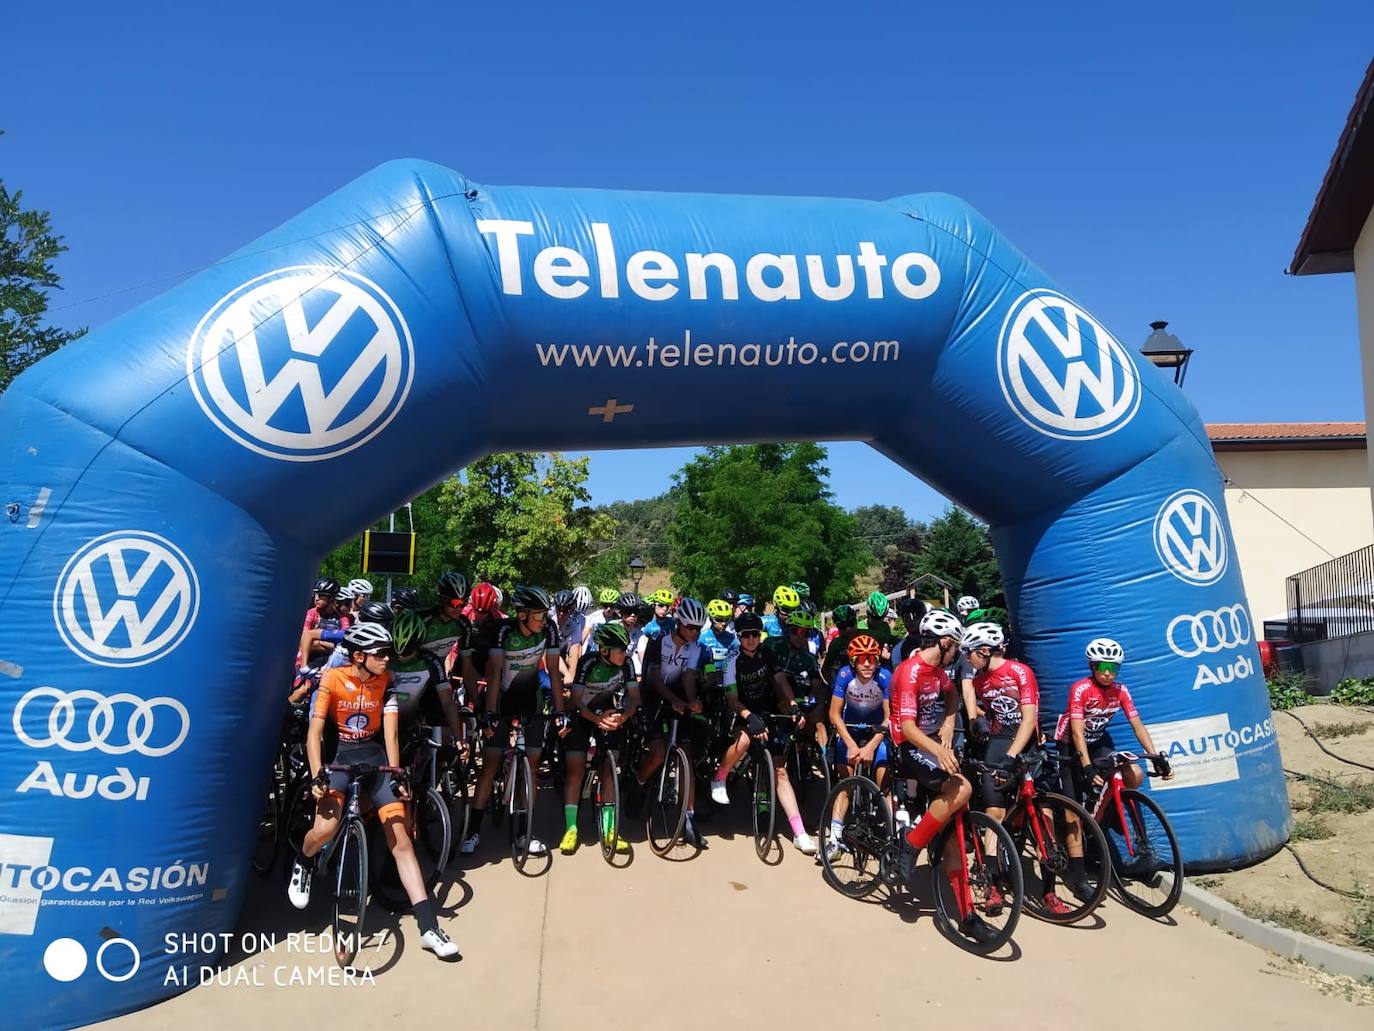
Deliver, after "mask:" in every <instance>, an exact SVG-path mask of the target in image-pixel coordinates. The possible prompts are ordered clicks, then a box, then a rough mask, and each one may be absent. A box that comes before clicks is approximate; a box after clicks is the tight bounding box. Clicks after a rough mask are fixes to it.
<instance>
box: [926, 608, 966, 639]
mask: <svg viewBox="0 0 1374 1031" xmlns="http://www.w3.org/2000/svg"><path fill="white" fill-rule="evenodd" d="M920 629H921V633H922V634H925V635H926V636H927V637H952V638H954V639H955V640H956V641H961V640H963V638H964V624H962V623H960V622H959V619H958V617H957V616H955V615H954V614H953V613H952V612H946V611H945V610H944V609H931V610H930V611H929V612H927V613H926V614H925V615H924V616H922V617H921V627H920Z"/></svg>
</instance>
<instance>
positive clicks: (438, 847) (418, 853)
mask: <svg viewBox="0 0 1374 1031" xmlns="http://www.w3.org/2000/svg"><path fill="white" fill-rule="evenodd" d="M452 856H453V821H452V819H451V817H450V816H449V808H448V800H447V799H446V798H444V793H443V792H442V791H440V790H439V789H438V788H433V787H431V788H426V789H425V791H424V794H422V795H420V796H419V797H417V798H416V799H415V858H416V859H418V860H419V861H420V872H421V873H422V874H423V875H424V878H425V887H426V888H428V889H429V890H430V891H433V890H434V886H435V885H436V884H438V883H439V878H440V877H442V876H443V873H444V870H445V869H446V868H447V867H448V861H449V859H450V858H451V857H452Z"/></svg>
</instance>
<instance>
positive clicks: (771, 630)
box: [763, 612, 782, 637]
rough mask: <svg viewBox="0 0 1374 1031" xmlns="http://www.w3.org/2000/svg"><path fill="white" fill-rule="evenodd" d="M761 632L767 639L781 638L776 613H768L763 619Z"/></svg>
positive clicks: (780, 629)
mask: <svg viewBox="0 0 1374 1031" xmlns="http://www.w3.org/2000/svg"><path fill="white" fill-rule="evenodd" d="M763 632H764V633H765V634H767V635H768V636H769V637H781V636H782V623H781V622H780V621H779V620H778V617H777V614H776V613H773V612H770V613H768V615H766V616H764V617H763Z"/></svg>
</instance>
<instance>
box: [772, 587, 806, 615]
mask: <svg viewBox="0 0 1374 1031" xmlns="http://www.w3.org/2000/svg"><path fill="white" fill-rule="evenodd" d="M773 604H774V605H776V606H777V607H778V608H780V609H796V608H800V607H801V595H800V594H798V593H797V592H796V591H795V590H793V589H792V588H791V587H788V586H787V585H786V584H782V585H780V586H779V587H778V589H777V590H776V591H774V592H773Z"/></svg>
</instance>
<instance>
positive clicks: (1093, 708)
mask: <svg viewBox="0 0 1374 1031" xmlns="http://www.w3.org/2000/svg"><path fill="white" fill-rule="evenodd" d="M1118 712H1122V713H1124V714H1125V716H1126V718H1127V719H1128V720H1134V719H1139V718H1140V714H1139V713H1137V712H1136V711H1135V703H1134V702H1132V701H1131V692H1130V691H1128V690H1126V685H1125V684H1113V685H1112V686H1111V687H1102V686H1101V685H1100V684H1098V682H1097V681H1096V680H1094V679H1093V678H1092V677H1084V678H1083V679H1082V680H1079V681H1077V682H1076V683H1075V684H1074V685H1073V686H1072V687H1071V688H1069V708H1068V711H1067V712H1063V713H1060V715H1059V721H1058V723H1056V724H1055V727H1054V736H1055V737H1056V738H1059V739H1064V738H1067V737H1068V736H1069V721H1070V720H1082V721H1083V737H1084V739H1085V740H1086V741H1087V742H1088V744H1092V743H1093V742H1094V741H1096V740H1098V739H1099V738H1100V737H1102V735H1103V734H1104V733H1106V730H1107V724H1108V723H1110V722H1111V721H1112V717H1113V716H1115V715H1116V714H1117V713H1118Z"/></svg>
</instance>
